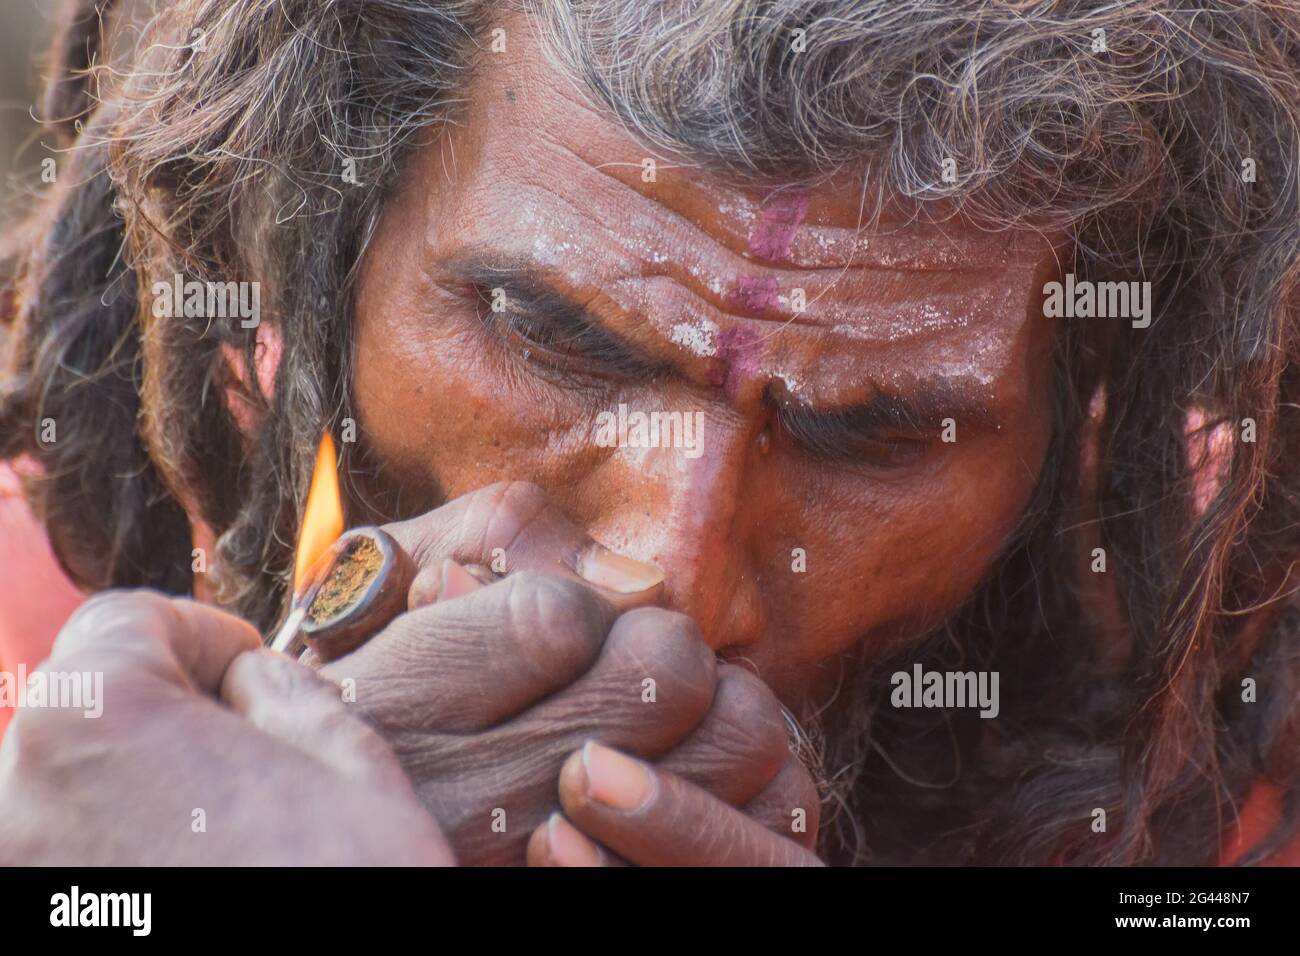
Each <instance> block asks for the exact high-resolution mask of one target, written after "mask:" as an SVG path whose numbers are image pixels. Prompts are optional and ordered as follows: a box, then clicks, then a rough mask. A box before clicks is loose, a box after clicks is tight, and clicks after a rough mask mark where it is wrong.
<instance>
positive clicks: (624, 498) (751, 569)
mask: <svg viewBox="0 0 1300 956" xmlns="http://www.w3.org/2000/svg"><path fill="white" fill-rule="evenodd" d="M688 414H694V415H698V416H699V417H698V419H697V420H696V421H697V423H698V424H699V425H700V433H699V436H698V437H699V442H698V446H699V447H698V452H696V451H693V450H691V449H684V448H679V447H655V448H620V449H618V453H617V454H615V455H613V456H611V457H610V458H609V459H607V460H606V461H605V462H604V463H603V464H602V466H601V468H600V469H599V472H600V474H599V475H598V476H593V478H596V480H597V484H598V485H599V486H600V488H601V497H602V498H603V499H604V500H605V502H606V505H605V506H604V507H600V508H599V512H600V513H599V517H597V518H596V519H595V520H594V521H593V522H592V524H591V525H590V526H589V527H590V530H591V532H592V534H593V535H594V537H595V538H596V539H597V540H599V541H602V542H604V543H605V544H607V545H608V546H610V547H612V548H614V549H615V550H617V551H620V552H621V553H623V554H626V555H628V556H630V557H633V558H637V559H638V560H641V561H650V562H652V563H654V564H657V565H659V567H660V568H662V569H663V571H664V600H665V604H666V606H668V607H670V608H672V609H673V610H677V611H681V612H683V613H685V614H687V615H689V616H690V617H691V618H693V619H694V621H695V623H696V624H697V625H698V626H699V628H700V630H701V632H702V633H703V636H704V639H705V641H706V642H707V643H708V644H709V646H710V647H712V648H714V649H715V650H720V649H722V648H724V647H737V646H745V645H747V644H752V643H754V642H755V641H757V640H758V639H759V637H760V636H761V635H762V633H763V630H764V627H765V625H766V620H767V611H766V608H765V606H764V602H763V599H762V593H761V590H760V584H761V579H760V572H761V567H760V561H759V558H760V555H758V553H757V550H756V543H757V542H756V540H755V539H756V528H755V525H754V521H753V517H754V515H755V514H756V513H757V502H756V501H755V500H754V498H753V496H752V495H749V494H747V487H746V485H747V480H748V479H749V478H750V477H752V471H753V469H754V466H755V457H756V448H759V447H761V439H759V438H758V436H759V434H760V433H761V423H759V424H758V425H756V424H755V423H753V422H752V421H743V422H742V421H738V420H737V417H736V416H734V415H726V414H725V413H724V414H710V413H708V412H689V413H688ZM692 455H694V457H692ZM612 489H617V491H616V492H615V494H612V495H611V494H609V492H610V491H611V490H612Z"/></svg>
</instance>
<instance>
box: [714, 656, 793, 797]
mask: <svg viewBox="0 0 1300 956" xmlns="http://www.w3.org/2000/svg"><path fill="white" fill-rule="evenodd" d="M710 718H711V719H710V721H709V728H710V733H711V734H712V735H713V736H714V737H715V739H714V740H713V741H712V743H713V744H714V746H716V747H718V748H719V749H722V750H725V751H728V752H731V753H734V754H736V755H738V756H741V757H743V758H745V759H747V760H748V761H751V762H753V763H755V764H759V765H761V766H762V767H764V768H766V769H768V770H770V772H771V775H773V776H775V775H776V774H777V772H778V771H780V769H781V766H782V764H783V763H784V762H785V760H786V758H787V757H788V756H789V737H788V734H787V732H786V726H785V718H784V716H783V715H782V713H781V704H780V702H779V701H778V700H777V698H776V695H775V694H773V693H772V691H771V689H770V688H769V687H768V686H767V685H766V684H765V683H763V681H761V680H760V679H759V678H758V677H756V676H755V675H754V674H752V673H750V672H749V671H747V670H745V669H744V668H741V667H736V666H735V665H733V664H724V665H721V666H720V667H719V669H718V686H717V689H716V691H715V692H714V698H713V710H712V711H711V713H710Z"/></svg>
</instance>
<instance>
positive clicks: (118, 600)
mask: <svg viewBox="0 0 1300 956" xmlns="http://www.w3.org/2000/svg"><path fill="white" fill-rule="evenodd" d="M175 613H176V612H175V609H174V608H173V606H172V603H171V601H170V600H169V599H168V598H167V597H165V596H164V595H162V594H159V593H158V592H156V591H104V592H101V593H99V594H96V595H94V596H92V597H91V598H90V599H89V600H87V601H86V602H85V603H84V604H82V605H81V606H80V607H79V608H77V610H76V611H74V612H73V614H72V616H71V617H70V618H69V619H68V622H67V623H66V624H64V626H63V628H62V630H60V631H59V634H58V637H57V638H55V641H54V647H53V650H52V652H51V659H55V660H57V661H59V662H60V663H66V662H67V661H68V660H69V659H70V658H74V657H75V658H82V657H85V656H87V655H91V654H95V655H96V656H100V655H99V654H97V652H99V651H106V650H127V649H131V650H154V649H157V648H158V647H159V646H160V645H161V644H162V643H163V636H164V635H165V634H166V632H167V629H168V628H169V627H171V626H172V625H173V623H174V621H175Z"/></svg>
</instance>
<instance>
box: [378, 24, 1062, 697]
mask: <svg viewBox="0 0 1300 956" xmlns="http://www.w3.org/2000/svg"><path fill="white" fill-rule="evenodd" d="M526 34H527V31H526V30H522V29H516V30H512V31H511V33H510V51H509V53H507V54H502V55H499V56H496V57H492V58H491V59H490V61H489V63H488V64H487V66H486V67H485V68H484V69H483V70H482V71H481V75H480V77H479V78H478V79H477V80H476V81H475V82H474V84H473V85H472V88H471V90H470V91H469V93H470V102H469V107H468V109H467V111H466V114H465V115H466V117H467V119H466V123H465V125H464V126H462V127H460V128H457V129H455V130H452V131H449V132H448V133H446V134H444V135H442V136H440V137H439V138H438V139H436V140H435V141H433V142H431V143H430V144H428V145H426V146H423V147H421V148H420V150H419V151H418V153H417V154H416V155H415V156H414V157H413V159H412V162H411V164H410V166H409V168H408V169H407V171H406V175H405V178H404V180H403V184H402V186H401V188H400V190H399V191H398V193H397V194H396V195H394V196H393V197H392V198H391V199H390V200H389V202H388V205H387V209H386V212H385V215H384V218H383V221H382V222H381V225H380V228H379V230H378V233H377V235H376V237H375V239H374V241H373V243H372V245H371V247H370V249H369V251H368V253H367V258H366V263H365V269H364V272H363V275H362V283H361V289H360V295H359V300H358V317H359V318H358V323H359V325H358V330H357V338H358V344H357V356H356V362H357V365H356V375H355V381H354V386H355V397H356V406H357V408H358V412H359V416H360V422H361V425H362V429H363V431H364V433H365V435H366V437H367V441H368V442H369V444H370V447H371V449H372V450H373V451H374V452H375V453H376V454H377V456H378V457H379V459H380V460H381V461H382V462H383V463H384V472H385V476H384V481H385V482H386V483H387V484H388V485H390V486H393V487H401V488H403V489H404V490H405V492H406V493H407V494H409V495H410V496H411V497H410V498H408V499H407V500H408V501H411V500H419V501H429V500H432V499H434V497H435V496H439V495H445V496H447V497H454V496H457V495H460V494H462V493H464V492H468V491H471V490H473V489H475V488H478V487H481V486H482V485H485V484H489V483H492V482H496V481H502V480H506V479H524V480H528V481H532V482H535V483H537V484H539V485H541V486H542V487H544V488H545V489H546V490H547V491H548V492H550V494H551V496H552V497H553V498H554V499H555V501H556V502H557V503H558V504H559V505H560V506H561V507H562V508H563V509H564V510H565V511H566V512H567V513H568V515H569V516H570V518H571V519H572V520H574V521H575V522H576V523H578V524H580V525H582V526H584V527H585V528H586V529H587V530H588V531H589V533H590V534H591V535H592V536H593V537H594V538H596V539H597V540H598V541H601V542H602V543H603V544H605V545H607V546H608V547H610V548H613V549H614V550H616V551H619V552H622V553H624V554H627V555H629V556H632V557H635V558H638V559H641V560H644V561H648V562H652V563H654V564H657V565H659V566H660V567H661V568H663V570H664V572H665V576H666V579H665V598H666V602H667V604H668V605H669V606H671V607H674V608H676V609H679V610H681V611H684V612H686V613H688V614H690V615H691V616H692V617H693V618H694V619H695V621H696V622H697V623H698V625H699V627H700V628H701V630H702V632H703V634H704V637H705V639H706V640H707V641H708V643H709V644H710V645H711V646H712V647H714V648H715V649H717V650H718V651H720V652H722V653H723V655H724V656H727V657H734V658H743V659H747V660H748V661H750V662H752V663H753V664H754V665H755V666H757V668H758V670H759V673H760V674H761V675H762V676H763V677H764V678H765V679H767V681H768V682H769V683H770V684H771V685H772V686H773V688H774V689H775V690H776V691H777V692H778V694H781V695H782V696H783V697H785V698H786V699H787V700H788V701H789V700H793V699H796V698H797V697H798V696H799V695H800V694H802V693H804V692H806V691H807V690H809V689H810V688H811V687H813V686H814V685H815V684H816V683H817V682H818V681H819V680H820V679H823V678H826V677H827V676H828V674H829V672H830V671H833V670H834V669H833V668H825V667H822V666H819V665H823V664H824V663H825V662H827V661H829V660H831V659H834V658H837V657H838V656H839V655H841V654H842V653H843V652H845V651H847V650H849V649H850V648H852V647H854V646H855V645H856V644H857V643H858V642H859V641H860V640H865V641H866V647H867V649H868V653H869V654H871V655H873V656H875V655H878V654H884V653H886V652H892V651H895V650H897V648H898V646H899V642H900V641H905V640H907V639H908V638H909V637H913V638H914V637H915V636H916V635H917V634H919V633H920V632H921V630H922V628H923V627H924V626H925V625H927V624H933V623H934V622H935V621H936V620H940V619H942V617H943V616H944V615H945V614H946V613H948V612H950V611H951V610H952V609H953V608H954V607H955V606H956V605H957V604H958V603H959V602H960V601H961V600H962V598H964V597H965V596H967V595H968V594H969V593H970V591H971V590H972V589H973V588H974V587H975V585H976V584H977V583H978V581H979V579H980V578H981V577H982V576H983V575H984V574H985V573H986V572H987V570H988V567H989V564H990V562H991V561H992V559H993V558H994V557H996V555H997V553H998V551H999V549H1000V547H1001V546H1002V544H1003V543H1004V541H1005V540H1006V537H1007V535H1008V533H1009V531H1010V530H1011V528H1012V526H1013V525H1014V523H1015V522H1016V520H1017V518H1018V517H1019V515H1020V514H1021V512H1022V510H1023V508H1024V506H1025V503H1026V501H1027V499H1028V496H1029V494H1030V492H1031V490H1032V488H1033V486H1034V483H1035V480H1036V477H1037V475H1038V473H1039V470H1040V468H1041V465H1042V459H1043V455H1044V449H1045V446H1046V442H1047V436H1048V431H1049V427H1050V422H1049V416H1048V407H1049V403H1048V401H1047V390H1048V371H1047V369H1048V362H1049V359H1048V353H1049V336H1050V330H1049V329H1048V328H1047V327H1046V323H1045V321H1044V320H1043V319H1042V318H1041V309H1040V308H1039V305H1040V302H1041V296H1040V295H1038V294H1036V291H1037V290H1041V288H1042V283H1043V281H1044V274H1045V272H1046V270H1047V268H1048V265H1047V264H1048V263H1049V262H1050V261H1051V254H1050V251H1049V249H1048V247H1047V245H1046V244H1045V243H1043V242H1041V241H1039V240H1038V239H1036V238H1032V239H1031V238H1029V237H1027V236H1025V235H1022V234H1006V233H1003V234H998V235H989V234H986V233H982V232H980V231H978V230H975V229H974V228H971V227H961V226H945V227H943V228H937V227H924V228H923V227H915V226H912V227H908V228H896V227H890V226H889V225H888V223H886V224H885V225H883V226H881V227H880V228H877V229H875V230H871V231H867V232H861V233H860V232H859V231H858V229H857V228H856V227H857V226H858V224H859V222H860V221H861V219H862V216H863V211H862V210H863V205H864V201H863V187H862V183H861V180H860V178H859V179H857V180H855V179H853V178H845V179H842V180H839V181H836V182H835V183H833V184H830V185H827V186H824V187H819V188H817V189H814V190H811V191H801V190H797V189H793V188H790V189H777V190H766V191H764V190H757V189H752V188H745V187H742V186H741V185H738V184H736V183H734V182H729V181H727V180H724V179H722V178H719V177H717V176H716V175H713V174H706V173H704V172H702V171H701V170H699V169H696V168H692V167H691V166H689V165H685V164H684V163H683V162H682V161H679V160H666V159H664V158H662V157H661V158H660V159H659V160H658V161H657V163H656V165H655V168H654V169H653V175H651V173H650V172H647V169H648V167H647V166H646V165H645V162H644V161H645V160H646V159H647V158H648V157H649V156H650V155H651V153H650V152H649V151H648V150H647V148H646V147H645V146H642V145H639V144H638V143H637V141H636V140H635V139H633V138H632V137H631V136H629V135H628V134H627V133H626V132H625V131H624V129H623V128H622V127H621V126H620V125H619V124H618V123H617V122H616V121H615V120H614V119H613V118H612V117H611V116H609V115H607V114H605V113H604V112H603V111H597V110H593V109H592V108H591V107H590V106H588V105H585V104H584V102H583V100H582V99H581V97H580V96H579V95H578V93H577V90H576V88H575V86H574V85H573V84H572V83H571V82H570V81H569V80H567V79H566V78H564V77H563V76H561V75H559V74H558V73H557V72H555V70H554V68H553V67H551V66H550V65H549V64H548V63H547V62H546V61H545V59H544V57H543V55H542V53H541V52H540V50H539V49H538V48H537V47H536V46H535V45H534V43H533V42H532V41H531V40H530V39H529V38H528V37H527V35H526ZM936 174H937V172H936ZM866 205H867V206H868V207H870V201H869V200H868V201H867V203H866ZM498 290H499V291H498ZM801 298H802V300H803V302H802V303H801V302H800V299H801ZM494 302H495V304H496V306H497V308H498V309H500V311H494V309H493V304H494ZM1035 313H1037V317H1035ZM620 405H623V406H625V409H624V414H623V421H624V422H626V423H627V426H628V428H627V431H625V432H624V433H623V434H620V431H619V425H618V416H619V408H620ZM637 412H640V413H644V414H645V415H646V417H647V421H646V422H645V423H644V424H646V425H648V424H649V421H648V419H649V416H650V415H651V413H656V412H658V413H671V412H678V413H681V414H680V415H679V416H674V418H675V419H676V421H679V422H681V423H682V424H684V425H686V426H688V428H687V430H684V431H676V430H674V431H673V432H672V433H671V434H666V433H664V432H663V431H661V434H660V447H633V446H634V445H636V444H644V441H642V440H641V439H643V438H648V435H643V434H641V433H638V432H637V430H636V423H637V417H636V416H635V414H634V413H637ZM602 413H612V414H604V415H602ZM697 413H698V414H697ZM662 422H663V419H661V420H660V423H661V424H662ZM697 425H699V431H698V432H696V430H695V426H697ZM647 431H648V429H647ZM945 438H947V439H952V440H945ZM611 441H612V442H613V446H612V447H611V446H610V445H611ZM620 441H622V442H623V444H622V445H621V446H620V445H619V444H618V443H619V442H620ZM665 446H667V447H665Z"/></svg>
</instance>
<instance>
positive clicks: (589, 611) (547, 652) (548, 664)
mask: <svg viewBox="0 0 1300 956" xmlns="http://www.w3.org/2000/svg"><path fill="white" fill-rule="evenodd" d="M503 583H504V584H505V585H506V586H507V587H508V588H509V596H508V598H507V604H506V617H507V621H508V626H509V627H510V628H511V630H512V632H513V634H514V636H515V640H516V643H517V644H518V646H519V648H520V650H521V651H522V652H523V653H524V654H526V655H527V657H528V658H529V659H530V660H531V661H532V662H533V663H534V664H535V665H537V666H538V667H540V668H543V669H545V670H547V671H551V670H558V671H560V672H563V673H572V672H573V671H575V670H577V669H579V668H581V667H583V666H585V665H587V664H589V663H591V661H592V660H594V659H595V656H596V654H597V652H598V651H599V649H600V646H601V645H602V644H603V643H604V640H605V634H606V632H607V631H608V629H609V623H610V617H611V611H610V609H609V607H608V605H607V604H606V602H605V601H604V600H603V599H602V598H601V597H599V596H598V595H596V594H594V593H593V592H592V591H591V590H590V589H589V588H587V587H584V586H583V585H582V584H580V583H578V582H576V581H571V580H569V579H567V578H561V577H556V576H553V575H546V574H539V573H537V572H534V571H521V572H518V573H517V574H515V575H512V576H511V577H509V578H507V579H506V580H505V582H503Z"/></svg>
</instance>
